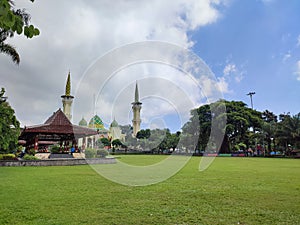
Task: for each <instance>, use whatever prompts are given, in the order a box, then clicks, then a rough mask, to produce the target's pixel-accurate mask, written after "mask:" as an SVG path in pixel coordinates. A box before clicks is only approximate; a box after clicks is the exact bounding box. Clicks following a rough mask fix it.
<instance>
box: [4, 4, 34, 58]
mask: <svg viewBox="0 0 300 225" xmlns="http://www.w3.org/2000/svg"><path fill="white" fill-rule="evenodd" d="M30 1H31V2H33V1H34V0H30ZM29 21H30V15H29V14H28V13H26V11H25V10H24V9H22V10H21V9H15V8H14V1H13V0H0V53H4V54H7V55H9V56H10V57H11V58H12V60H13V62H14V63H16V64H19V63H20V56H19V54H18V52H17V50H16V49H15V48H14V47H13V46H12V45H10V44H7V43H5V41H6V39H7V38H11V37H13V36H14V34H15V33H17V34H18V35H21V34H24V35H25V36H26V37H27V38H32V37H33V36H36V35H39V34H40V31H39V30H38V29H37V28H36V27H34V26H33V25H32V24H30V23H29Z"/></svg>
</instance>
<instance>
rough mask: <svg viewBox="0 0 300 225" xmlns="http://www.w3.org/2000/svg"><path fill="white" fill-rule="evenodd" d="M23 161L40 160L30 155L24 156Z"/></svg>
mask: <svg viewBox="0 0 300 225" xmlns="http://www.w3.org/2000/svg"><path fill="white" fill-rule="evenodd" d="M23 159H24V160H38V158H37V157H35V156H34V155H28V154H26V155H24V157H23Z"/></svg>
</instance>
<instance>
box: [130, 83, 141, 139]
mask: <svg viewBox="0 0 300 225" xmlns="http://www.w3.org/2000/svg"><path fill="white" fill-rule="evenodd" d="M131 104H132V111H133V120H132V126H133V136H134V137H135V136H136V134H137V132H139V131H140V129H141V116H140V112H141V108H142V103H141V102H140V101H139V89H138V84H137V82H136V84H135V93H134V102H133V103H131Z"/></svg>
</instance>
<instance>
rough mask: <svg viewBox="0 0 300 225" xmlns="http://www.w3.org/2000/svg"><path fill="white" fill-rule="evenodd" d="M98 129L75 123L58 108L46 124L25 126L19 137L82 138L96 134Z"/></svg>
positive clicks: (24, 138)
mask: <svg viewBox="0 0 300 225" xmlns="http://www.w3.org/2000/svg"><path fill="white" fill-rule="evenodd" d="M96 134H97V131H95V130H93V129H90V128H86V127H81V126H77V125H73V124H72V123H71V122H70V121H69V119H68V118H67V117H66V115H65V114H64V113H63V112H62V111H61V109H58V110H57V111H56V112H54V113H53V114H52V115H51V116H50V117H49V118H48V119H47V120H46V122H45V123H44V124H41V125H35V126H29V127H25V128H24V129H23V131H22V133H21V135H20V137H19V139H21V140H22V139H23V140H26V139H28V138H29V137H32V136H34V135H39V139H44V140H59V139H71V138H72V137H76V138H81V137H86V136H92V135H96Z"/></svg>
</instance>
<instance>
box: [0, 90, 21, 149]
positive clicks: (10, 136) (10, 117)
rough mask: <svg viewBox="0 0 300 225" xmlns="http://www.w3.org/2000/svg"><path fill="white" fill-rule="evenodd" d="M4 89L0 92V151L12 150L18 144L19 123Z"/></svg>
mask: <svg viewBox="0 0 300 225" xmlns="http://www.w3.org/2000/svg"><path fill="white" fill-rule="evenodd" d="M4 94H5V89H4V88H2V89H1V92H0V152H1V153H8V152H11V151H13V150H14V149H15V148H16V146H17V144H18V137H19V134H20V123H19V121H18V120H17V118H16V116H15V111H14V110H13V109H12V108H11V107H10V105H9V104H8V102H7V100H6V97H4Z"/></svg>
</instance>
